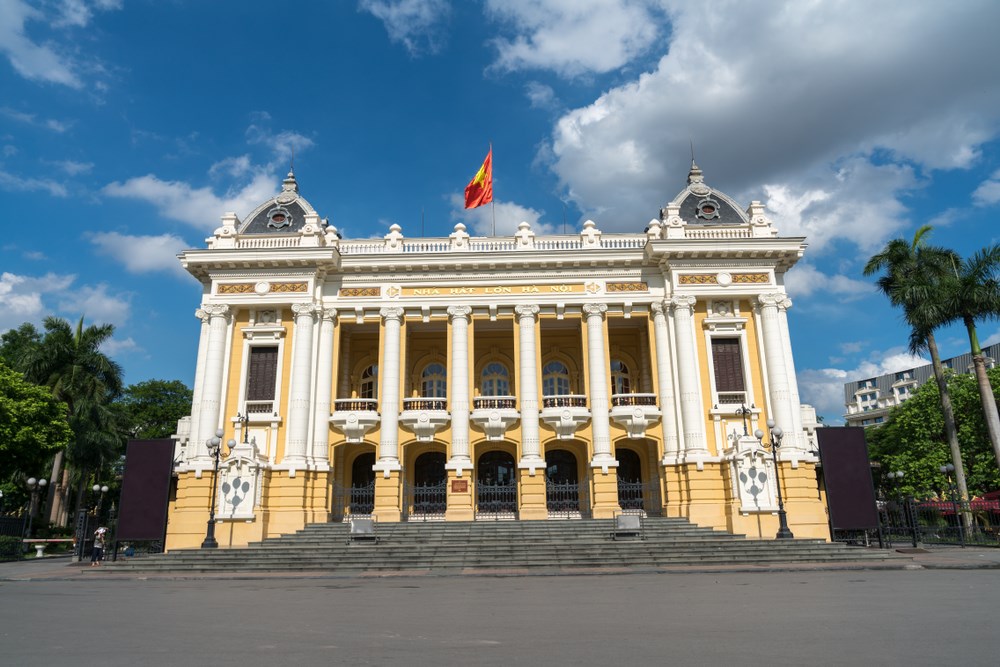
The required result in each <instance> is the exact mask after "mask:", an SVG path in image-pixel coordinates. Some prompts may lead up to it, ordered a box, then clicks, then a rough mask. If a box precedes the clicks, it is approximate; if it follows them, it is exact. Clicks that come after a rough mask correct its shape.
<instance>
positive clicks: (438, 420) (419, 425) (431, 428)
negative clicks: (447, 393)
mask: <svg viewBox="0 0 1000 667" xmlns="http://www.w3.org/2000/svg"><path fill="white" fill-rule="evenodd" d="M447 407H448V403H447V401H446V400H445V399H443V398H404V399H403V412H401V413H400V415H399V421H400V423H401V424H402V425H403V427H404V428H408V429H409V430H411V431H413V433H414V434H415V435H416V436H417V440H419V441H420V442H428V441H430V440H433V439H434V434H435V433H437V432H438V431H440V430H441V429H443V428H444V427H445V426H447V425H448V422H449V421H450V420H451V416H450V415H449V414H448V410H447V409H446V408H447Z"/></svg>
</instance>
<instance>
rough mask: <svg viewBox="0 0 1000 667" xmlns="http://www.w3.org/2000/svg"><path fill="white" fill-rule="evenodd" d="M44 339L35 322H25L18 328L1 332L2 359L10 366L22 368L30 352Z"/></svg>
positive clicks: (0, 349) (0, 351) (0, 356)
mask: <svg viewBox="0 0 1000 667" xmlns="http://www.w3.org/2000/svg"><path fill="white" fill-rule="evenodd" d="M41 340H42V336H41V334H39V333H38V329H36V328H35V325H34V324H31V323H30V322H25V323H24V324H22V325H21V326H19V327H18V328H16V329H8V330H7V331H5V332H3V334H0V361H2V362H3V363H5V364H7V366H9V367H10V368H15V369H20V368H21V367H22V365H23V361H24V360H25V358H26V357H27V356H28V354H29V352H30V351H31V350H32V349H34V348H35V347H36V346H37V345H38V344H39V343H40V342H41Z"/></svg>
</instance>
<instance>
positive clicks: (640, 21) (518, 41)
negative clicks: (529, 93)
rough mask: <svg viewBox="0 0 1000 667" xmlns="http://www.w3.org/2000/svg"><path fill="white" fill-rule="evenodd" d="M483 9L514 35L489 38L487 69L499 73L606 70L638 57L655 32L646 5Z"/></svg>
mask: <svg viewBox="0 0 1000 667" xmlns="http://www.w3.org/2000/svg"><path fill="white" fill-rule="evenodd" d="M486 10H487V14H488V15H490V16H491V17H492V18H494V19H497V20H498V21H500V22H501V23H503V24H506V25H509V26H510V27H511V28H512V29H513V32H514V33H515V34H514V36H513V37H500V38H497V39H495V40H493V45H494V46H495V47H496V49H497V59H496V62H495V63H494V65H493V66H494V67H495V68H497V69H500V70H504V71H512V70H520V69H550V70H553V71H555V72H557V73H559V74H561V75H563V76H567V77H573V76H578V75H581V74H587V73H591V72H598V73H601V72H609V71H611V70H614V69H618V68H620V67H622V66H623V65H625V64H627V63H628V62H630V61H631V60H632V59H633V58H635V57H636V56H637V55H640V54H642V53H644V52H645V51H646V50H647V49H649V47H650V46H651V45H652V44H653V42H654V40H655V39H656V37H657V36H658V34H659V32H660V30H659V27H658V22H657V21H656V20H655V18H654V7H653V3H651V2H635V1H634V0H631V1H630V0H549V2H544V3H540V2H537V0H487V3H486Z"/></svg>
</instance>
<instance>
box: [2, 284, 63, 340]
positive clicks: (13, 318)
mask: <svg viewBox="0 0 1000 667" xmlns="http://www.w3.org/2000/svg"><path fill="white" fill-rule="evenodd" d="M75 279H76V276H72V275H58V274H53V273H48V274H45V275H43V276H23V275H17V274H14V273H8V272H6V271H5V272H3V273H0V331H3V330H6V329H10V328H12V327H17V326H20V325H21V324H22V323H23V322H34V323H40V322H41V320H42V319H43V318H44V317H45V315H46V314H47V313H48V312H49V309H48V308H47V306H46V303H45V299H46V297H52V296H53V295H60V294H62V293H63V291H64V290H66V289H68V288H69V287H70V286H71V285H72V284H73V281H74V280H75Z"/></svg>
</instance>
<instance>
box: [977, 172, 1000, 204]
mask: <svg viewBox="0 0 1000 667" xmlns="http://www.w3.org/2000/svg"><path fill="white" fill-rule="evenodd" d="M972 199H973V200H974V201H975V202H976V204H977V205H979V206H989V205H991V204H996V203H997V202H1000V170H998V171H995V172H993V175H992V176H990V177H989V178H988V179H986V180H985V181H983V182H982V183H980V184H979V187H978V188H976V190H975V192H973V193H972Z"/></svg>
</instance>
